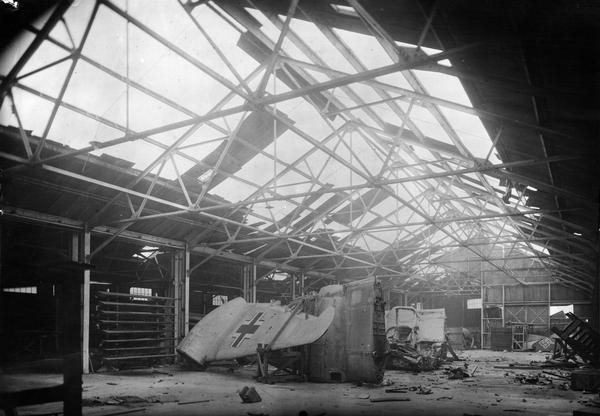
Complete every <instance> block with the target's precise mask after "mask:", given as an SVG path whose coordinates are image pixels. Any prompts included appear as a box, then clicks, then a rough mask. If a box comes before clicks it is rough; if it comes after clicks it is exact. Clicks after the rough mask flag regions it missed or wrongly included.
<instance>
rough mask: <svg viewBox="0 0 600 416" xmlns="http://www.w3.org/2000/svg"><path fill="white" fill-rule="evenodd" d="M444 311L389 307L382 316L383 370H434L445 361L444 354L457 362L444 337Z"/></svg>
mask: <svg viewBox="0 0 600 416" xmlns="http://www.w3.org/2000/svg"><path fill="white" fill-rule="evenodd" d="M445 324H446V313H445V310H444V309H415V308H412V307H409V306H396V307H394V308H391V309H390V310H389V311H388V312H387V313H386V317H385V327H386V338H387V342H388V353H387V363H386V368H388V369H396V370H410V371H426V370H434V369H437V368H439V367H440V365H441V364H442V363H443V362H445V361H446V356H447V353H448V352H451V354H452V355H453V357H454V358H455V359H458V357H457V356H456V354H454V351H452V348H451V347H450V345H449V344H448V342H447V340H446V335H445V331H444V330H445Z"/></svg>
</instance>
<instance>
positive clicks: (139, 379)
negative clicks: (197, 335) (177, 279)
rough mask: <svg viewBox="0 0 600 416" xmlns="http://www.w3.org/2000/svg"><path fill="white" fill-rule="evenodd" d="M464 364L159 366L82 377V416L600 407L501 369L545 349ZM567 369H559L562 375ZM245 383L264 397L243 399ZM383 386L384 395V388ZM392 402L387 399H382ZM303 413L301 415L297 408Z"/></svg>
mask: <svg viewBox="0 0 600 416" xmlns="http://www.w3.org/2000/svg"><path fill="white" fill-rule="evenodd" d="M461 357H463V358H465V361H462V362H454V363H450V364H448V365H444V366H443V367H442V368H441V369H439V370H436V371H432V372H423V373H419V374H413V373H408V372H402V371H387V372H386V375H385V380H384V383H383V384H382V385H377V386H371V385H361V386H357V385H356V384H353V383H340V384H322V383H308V382H304V383H300V382H285V383H277V384H274V385H268V384H261V383H257V382H256V381H255V380H254V379H253V375H254V369H253V368H244V367H242V368H239V369H235V370H233V372H231V371H230V370H227V369H225V368H214V369H209V370H208V371H204V372H199V371H188V370H180V369H178V368H177V367H161V368H157V369H143V370H131V371H121V372H117V373H110V374H106V373H105V374H91V375H86V376H84V393H83V398H84V408H83V413H84V415H88V416H103V415H109V414H110V415H112V414H118V413H119V412H123V413H121V414H133V415H163V414H177V415H250V416H252V415H261V414H262V415H270V416H278V415H299V414H301V413H300V412H301V411H305V412H306V415H308V416H313V415H328V416H331V415H371V414H377V415H424V416H425V415H440V416H441V415H443V416H454V415H459V416H464V415H513V414H518V415H531V416H534V415H572V414H573V411H574V410H585V411H587V412H598V414H600V411H599V410H600V408H598V407H595V406H593V404H594V400H595V399H597V397H598V394H595V395H591V394H585V393H582V392H575V391H572V390H568V388H567V389H565V387H567V386H566V380H565V379H564V378H561V377H560V375H561V371H560V370H556V371H552V372H554V373H555V374H557V375H556V376H553V375H549V374H544V373H542V372H541V371H540V370H527V369H501V368H494V366H503V367H506V366H508V364H509V363H522V364H528V363H530V362H531V361H544V360H545V359H546V355H545V354H543V353H524V352H523V353H516V352H513V353H511V352H494V351H487V350H471V351H465V352H463V353H462V354H461ZM465 363H466V364H467V367H466V368H465V370H466V371H464V372H463V373H468V374H473V377H467V378H463V379H449V374H448V373H447V372H444V368H445V367H454V368H456V367H459V366H463V367H464V365H465ZM564 374H566V373H562V375H564ZM244 386H248V387H254V388H255V389H256V391H257V393H258V394H259V395H260V397H261V398H262V400H261V401H260V402H257V403H242V400H241V399H240V397H239V395H238V391H240V390H241V389H242V388H243V387H244ZM386 390H387V392H386ZM390 399H392V400H394V401H387V400H390ZM60 410H61V405H60V404H48V405H44V406H30V407H27V408H25V407H24V408H20V414H22V415H28V414H30V415H33V414H40V413H50V412H53V411H60ZM302 414H304V413H302Z"/></svg>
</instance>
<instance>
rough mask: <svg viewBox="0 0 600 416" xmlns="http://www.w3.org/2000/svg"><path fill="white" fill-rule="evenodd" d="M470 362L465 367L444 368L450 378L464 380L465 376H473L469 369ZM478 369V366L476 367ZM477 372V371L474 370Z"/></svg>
mask: <svg viewBox="0 0 600 416" xmlns="http://www.w3.org/2000/svg"><path fill="white" fill-rule="evenodd" d="M467 366H468V364H466V363H465V365H464V367H448V368H446V369H444V373H445V374H447V375H448V380H462V379H463V378H468V377H471V376H472V374H471V373H469V371H468V370H467V368H468V367H467ZM475 370H477V368H475ZM473 373H475V371H473Z"/></svg>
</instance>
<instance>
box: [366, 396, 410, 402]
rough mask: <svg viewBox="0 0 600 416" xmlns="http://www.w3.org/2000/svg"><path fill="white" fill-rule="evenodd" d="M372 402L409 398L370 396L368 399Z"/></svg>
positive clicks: (401, 400)
mask: <svg viewBox="0 0 600 416" xmlns="http://www.w3.org/2000/svg"><path fill="white" fill-rule="evenodd" d="M370 401H372V402H408V401H410V399H409V398H408V397H372V398H371V399H370Z"/></svg>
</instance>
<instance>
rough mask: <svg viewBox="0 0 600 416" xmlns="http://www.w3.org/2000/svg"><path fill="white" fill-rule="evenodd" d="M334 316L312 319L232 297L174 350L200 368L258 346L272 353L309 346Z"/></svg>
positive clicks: (328, 312) (325, 314) (330, 310)
mask: <svg viewBox="0 0 600 416" xmlns="http://www.w3.org/2000/svg"><path fill="white" fill-rule="evenodd" d="M333 314H334V311H333V308H328V309H327V310H325V311H323V312H322V313H321V314H320V315H319V316H313V315H308V314H306V313H295V312H293V311H292V310H291V309H290V308H287V307H285V306H280V305H274V304H269V303H247V302H246V301H245V300H244V299H243V298H235V299H233V300H231V301H229V302H227V303H225V304H224V305H222V306H220V307H218V308H217V309H215V310H213V311H212V312H210V313H209V314H208V315H206V316H205V317H204V318H203V319H202V320H201V321H200V322H198V323H197V324H196V326H194V328H192V330H191V331H190V332H189V334H188V335H187V336H186V337H185V339H184V340H183V341H181V343H180V344H179V345H178V346H177V351H178V352H179V353H181V354H183V355H185V356H187V357H189V358H191V359H192V360H193V361H195V362H197V363H199V364H202V365H203V364H205V363H207V362H210V361H216V360H230V359H234V358H240V357H245V356H248V355H253V354H255V353H256V348H257V347H258V344H268V345H270V346H271V349H272V350H278V349H283V348H289V347H294V346H297V345H304V344H310V343H312V342H314V341H316V340H317V339H318V338H319V337H321V336H322V335H323V334H324V333H325V331H326V330H327V328H329V325H331V322H332V321H333Z"/></svg>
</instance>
